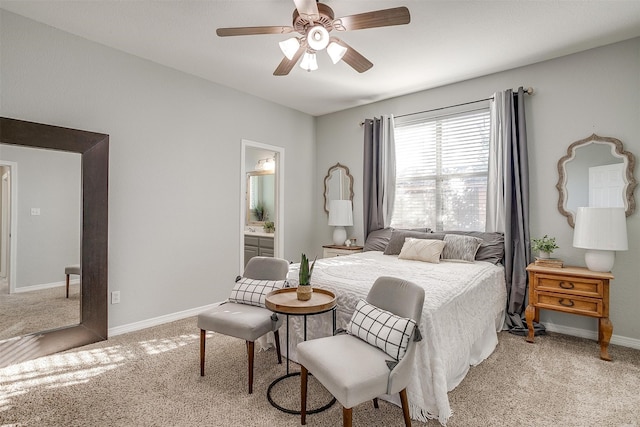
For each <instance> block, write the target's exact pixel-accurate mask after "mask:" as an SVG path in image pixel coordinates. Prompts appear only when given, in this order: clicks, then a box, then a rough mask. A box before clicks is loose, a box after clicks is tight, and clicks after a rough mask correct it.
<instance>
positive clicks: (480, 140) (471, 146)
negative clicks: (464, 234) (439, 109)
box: [391, 106, 490, 231]
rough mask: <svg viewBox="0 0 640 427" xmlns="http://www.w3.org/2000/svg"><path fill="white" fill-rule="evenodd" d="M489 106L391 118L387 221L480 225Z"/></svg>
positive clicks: (451, 226) (410, 224)
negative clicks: (391, 185)
mask: <svg viewBox="0 0 640 427" xmlns="http://www.w3.org/2000/svg"><path fill="white" fill-rule="evenodd" d="M489 126H490V125H489V108H488V107H486V108H481V109H477V106H476V109H474V110H473V111H466V112H463V113H456V114H450V115H446V116H440V117H432V118H425V119H420V120H414V121H411V122H405V123H396V127H395V141H396V198H395V205H394V212H393V217H392V220H391V226H392V227H395V228H415V227H429V228H431V229H432V230H434V231H441V230H477V231H484V229H485V209H486V193H487V170H488V160H489Z"/></svg>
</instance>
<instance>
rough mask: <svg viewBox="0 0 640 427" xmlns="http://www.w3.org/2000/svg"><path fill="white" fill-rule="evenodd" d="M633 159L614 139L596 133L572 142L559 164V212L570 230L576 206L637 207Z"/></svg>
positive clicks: (619, 142)
mask: <svg viewBox="0 0 640 427" xmlns="http://www.w3.org/2000/svg"><path fill="white" fill-rule="evenodd" d="M634 168H635V157H634V156H633V154H631V153H630V152H628V151H625V150H624V148H623V146H622V142H621V141H620V140H618V139H616V138H610V137H602V136H598V135H596V134H593V135H591V136H589V137H588V138H585V139H581V140H579V141H576V142H574V143H573V144H571V145H570V146H569V148H568V149H567V154H566V155H565V156H564V157H562V158H561V159H560V160H559V161H558V176H559V178H558V184H557V185H556V188H557V189H558V193H559V198H558V210H559V211H560V213H561V214H562V215H564V216H566V217H567V221H568V222H569V225H570V226H571V227H573V226H574V223H575V213H576V211H577V208H578V207H581V206H592V207H624V208H625V211H626V215H627V216H629V215H631V214H632V213H633V212H634V211H635V208H636V202H635V198H634V194H633V192H634V190H635V187H636V185H637V182H636V179H635V177H634V175H633V171H634Z"/></svg>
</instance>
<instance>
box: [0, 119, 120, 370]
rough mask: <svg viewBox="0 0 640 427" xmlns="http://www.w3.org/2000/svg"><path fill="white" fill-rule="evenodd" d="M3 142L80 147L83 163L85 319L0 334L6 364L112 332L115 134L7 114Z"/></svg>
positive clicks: (0, 132) (1, 361) (0, 126)
mask: <svg viewBox="0 0 640 427" xmlns="http://www.w3.org/2000/svg"><path fill="white" fill-rule="evenodd" d="M0 143H1V144H7V145H9V146H22V147H30V148H32V149H42V150H44V151H47V150H53V151H58V152H60V151H62V152H68V153H79V154H80V163H81V166H80V173H81V177H80V181H81V206H80V207H78V209H81V213H80V218H81V225H80V226H79V227H80V251H79V252H80V253H79V261H80V265H81V275H80V316H79V322H78V323H77V324H75V325H71V326H67V327H58V328H56V329H48V330H45V331H42V332H34V333H29V334H26V335H22V336H16V337H13V338H8V339H4V340H0V367H1V366H7V365H9V364H12V363H17V362H20V361H24V360H28V359H33V358H36V357H40V356H44V355H47V354H52V353H56V352H59V351H63V350H68V349H70V348H74V347H78V346H81V345H85V344H90V343H93V342H97V341H101V340H105V339H106V338H107V329H108V323H107V223H108V179H109V136H108V135H105V134H100V133H94V132H87V131H81V130H75V129H68V128H62V127H57V126H50V125H44V124H39V123H33V122H26V121H22V120H15V119H9V118H5V117H2V118H0ZM43 167H46V165H43ZM18 204H20V199H18ZM18 239H19V236H18ZM49 328H50V326H49Z"/></svg>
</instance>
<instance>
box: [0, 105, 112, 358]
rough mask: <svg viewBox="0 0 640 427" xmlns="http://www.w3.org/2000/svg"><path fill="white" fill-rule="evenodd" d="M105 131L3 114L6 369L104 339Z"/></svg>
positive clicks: (2, 345) (1, 284) (0, 309)
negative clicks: (25, 361)
mask: <svg viewBox="0 0 640 427" xmlns="http://www.w3.org/2000/svg"><path fill="white" fill-rule="evenodd" d="M108 171H109V137H108V135H105V134H100V133H94V132H88V131H81V130H75V129H68V128H61V127H56V126H50V125H44V124H39V123H33V122H26V121H22V120H15V119H9V118H4V117H3V118H0V176H1V177H2V186H1V187H0V213H1V216H0V218H1V223H0V313H2V316H1V317H0V367H1V366H7V365H9V364H12V363H17V362H20V361H24V360H28V359H32V358H35V357H39V356H43V355H47V354H51V353H55V352H59V351H63V350H67V349H70V348H74V347H77V346H81V345H85V344H89V343H92V342H96V341H101V340H104V339H106V338H107V327H108V325H107V212H108V209H107V196H108Z"/></svg>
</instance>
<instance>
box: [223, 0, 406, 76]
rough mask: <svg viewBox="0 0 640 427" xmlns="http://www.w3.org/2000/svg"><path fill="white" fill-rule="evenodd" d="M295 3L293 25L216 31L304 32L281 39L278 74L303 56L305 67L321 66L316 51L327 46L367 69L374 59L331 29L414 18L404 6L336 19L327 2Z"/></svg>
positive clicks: (334, 56) (331, 52) (244, 33)
mask: <svg viewBox="0 0 640 427" xmlns="http://www.w3.org/2000/svg"><path fill="white" fill-rule="evenodd" d="M294 3H295V5H296V9H295V10H294V11H293V23H292V25H291V26H265V27H233V28H218V29H217V30H216V34H217V35H218V36H220V37H228V36H248V35H258V34H289V33H293V32H297V33H298V34H300V36H295V37H292V38H289V39H287V40H284V41H282V42H280V49H281V50H282V52H283V53H284V55H285V57H284V58H283V59H282V62H280V65H278V67H277V68H276V70H275V71H274V72H273V75H274V76H286V75H287V74H289V72H290V71H291V70H292V69H293V66H294V65H295V64H296V63H297V62H298V60H299V59H300V58H301V57H302V61H300V67H301V68H303V69H305V70H307V71H314V70H317V69H318V63H317V60H316V52H318V51H321V50H324V49H326V50H327V54H328V55H329V57H330V58H331V61H332V62H333V63H334V64H337V63H338V61H340V60H343V61H344V62H346V63H347V64H348V65H350V66H351V67H352V68H353V69H354V70H356V71H357V72H359V73H363V72H365V71H367V70H368V69H370V68H371V67H373V64H372V63H371V61H369V60H368V59H367V58H365V57H364V56H362V55H361V54H360V53H359V52H358V51H357V50H355V49H354V48H352V47H351V46H349V45H348V44H347V43H345V42H344V41H342V40H340V39H339V38H337V37H333V36H331V35H330V34H329V33H330V32H331V31H333V30H336V31H353V30H363V29H366V28H376V27H388V26H392V25H403V24H408V23H409V21H410V20H411V17H410V15H409V9H407V8H406V7H404V6H403V7H394V8H391V9H383V10H376V11H372V12H365V13H359V14H356V15H350V16H344V17H342V18H337V19H336V18H335V15H334V13H333V10H332V9H331V8H330V7H329V6H327V5H326V4H323V3H316V1H315V0H294Z"/></svg>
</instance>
